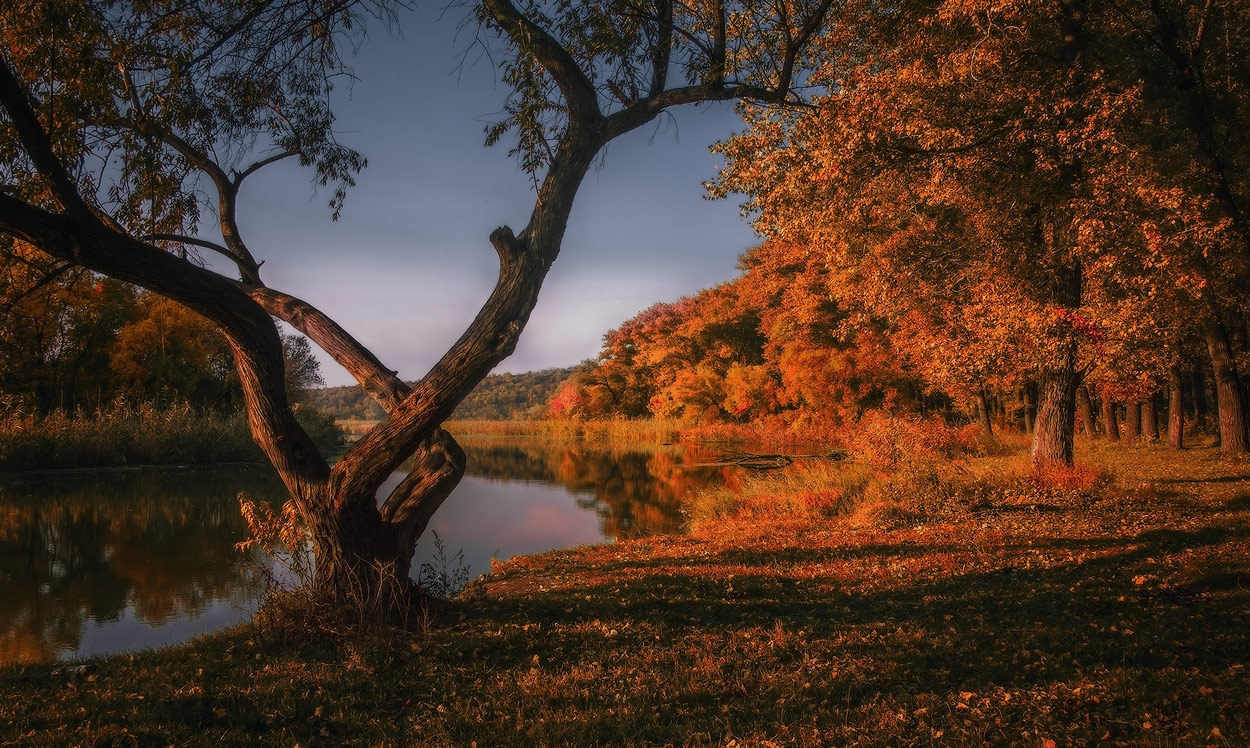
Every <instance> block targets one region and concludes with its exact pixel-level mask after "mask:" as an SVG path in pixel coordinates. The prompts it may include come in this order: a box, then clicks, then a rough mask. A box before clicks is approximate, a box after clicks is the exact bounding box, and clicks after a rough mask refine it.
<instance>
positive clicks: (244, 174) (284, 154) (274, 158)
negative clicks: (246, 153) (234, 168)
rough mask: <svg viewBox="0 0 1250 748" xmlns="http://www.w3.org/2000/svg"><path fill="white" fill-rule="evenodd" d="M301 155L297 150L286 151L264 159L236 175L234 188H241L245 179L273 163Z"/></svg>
mask: <svg viewBox="0 0 1250 748" xmlns="http://www.w3.org/2000/svg"><path fill="white" fill-rule="evenodd" d="M299 154H300V152H299V151H297V150H286V151H283V152H281V153H275V154H274V155H272V156H270V157H268V158H263V159H261V160H260V161H257V162H256V163H254V164H252V165H250V166H248V167H247V168H246V169H244V170H243V171H241V172H238V173H237V174H235V175H234V180H233V184H234V188H235V189H236V190H237V189H238V188H239V185H241V184H242V183H243V180H244V179H247V178H248V177H250V176H252V174H254V173H256V172H257V171H259V170H261V169H263V168H265V167H266V166H268V165H270V164H273V163H277V162H278V161H281V160H282V159H284V158H290V157H292V156H298V155H299Z"/></svg>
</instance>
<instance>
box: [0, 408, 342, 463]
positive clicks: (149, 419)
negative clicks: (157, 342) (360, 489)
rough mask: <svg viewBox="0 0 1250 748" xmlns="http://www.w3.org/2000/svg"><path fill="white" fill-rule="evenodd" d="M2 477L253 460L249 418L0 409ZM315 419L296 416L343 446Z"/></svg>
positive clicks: (321, 437) (231, 413)
mask: <svg viewBox="0 0 1250 748" xmlns="http://www.w3.org/2000/svg"><path fill="white" fill-rule="evenodd" d="M0 411H2V412H0V470H43V469H64V468H87V467H114V466H122V465H177V464H208V463H219V462H241V461H245V460H258V459H261V457H262V455H261V453H260V450H259V449H258V448H257V447H256V445H255V444H254V443H253V442H252V438H251V434H250V432H249V430H248V425H247V417H246V416H245V415H244V414H243V413H241V412H239V411H237V410H228V411H223V410H199V409H197V408H193V407H191V406H190V405H188V404H186V403H174V404H160V405H158V404H155V403H151V402H143V403H130V402H127V401H126V400H124V399H121V398H118V399H116V400H113V401H112V402H111V403H109V404H108V405H106V406H103V407H101V408H98V409H96V410H94V411H78V412H74V413H66V412H64V411H53V412H51V413H49V414H47V415H43V416H41V415H38V414H36V413H34V412H32V411H31V410H28V409H26V408H25V407H23V406H22V405H21V404H20V403H18V402H16V401H14V400H11V399H6V400H4V401H3V402H0ZM319 415H320V414H316V413H297V417H299V418H300V420H301V422H304V423H305V428H306V429H308V430H309V431H310V433H311V434H312V435H313V436H314V439H315V440H318V441H319V443H326V442H331V443H332V442H334V441H337V440H339V439H340V437H339V435H338V432H337V430H335V429H334V427H333V424H332V423H329V422H328V421H327V420H326V419H325V418H324V417H319Z"/></svg>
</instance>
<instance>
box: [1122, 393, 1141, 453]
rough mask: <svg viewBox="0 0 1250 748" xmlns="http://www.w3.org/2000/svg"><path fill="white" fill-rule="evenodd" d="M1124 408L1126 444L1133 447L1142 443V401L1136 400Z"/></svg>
mask: <svg viewBox="0 0 1250 748" xmlns="http://www.w3.org/2000/svg"><path fill="white" fill-rule="evenodd" d="M1124 408H1125V413H1124V444H1125V446H1130V447H1131V446H1133V445H1134V444H1136V443H1137V442H1139V441H1141V401H1139V400H1134V401H1132V402H1130V403H1127V404H1125V406H1124Z"/></svg>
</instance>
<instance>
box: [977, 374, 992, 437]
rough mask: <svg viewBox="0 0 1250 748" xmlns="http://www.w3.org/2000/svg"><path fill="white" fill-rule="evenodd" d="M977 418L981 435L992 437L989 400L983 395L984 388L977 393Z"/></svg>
mask: <svg viewBox="0 0 1250 748" xmlns="http://www.w3.org/2000/svg"><path fill="white" fill-rule="evenodd" d="M977 418H978V419H979V420H980V422H981V433H982V434H985V436H986V437H987V438H988V437H993V436H994V423H993V421H991V420H990V399H989V397H987V396H986V394H985V388H984V387H982V388H981V389H980V390H978V391H977Z"/></svg>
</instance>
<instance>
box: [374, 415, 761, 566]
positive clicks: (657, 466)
mask: <svg viewBox="0 0 1250 748" xmlns="http://www.w3.org/2000/svg"><path fill="white" fill-rule="evenodd" d="M460 443H461V446H463V447H464V451H465V454H466V455H467V457H468V467H467V470H466V473H467V474H466V476H465V478H464V480H463V481H462V482H461V484H460V486H459V487H458V488H457V489H456V491H455V493H453V494H452V495H451V497H450V498H448V500H447V502H446V503H445V504H444V505H443V506H442V507H441V508H440V509H439V510H438V512H437V513H436V514H435V515H434V518H433V519H432V520H431V521H430V526H429V529H430V530H432V531H433V532H434V533H437V534H438V536H439V538H440V539H441V540H442V542H443V545H444V547H445V549H446V555H447V556H449V557H451V556H454V555H455V554H461V557H460V558H459V559H455V560H453V561H452V562H451V563H450V564H448V566H449V567H450V568H447V569H446V571H447V572H453V571H455V568H456V567H457V566H460V565H464V566H467V568H468V570H469V572H470V574H471V575H474V576H476V575H478V574H482V573H485V572H487V571H489V570H490V561H491V559H499V560H507V559H509V558H511V557H513V556H515V555H519V554H529V553H538V552H541V551H546V550H550V549H552V548H568V547H571V546H575V545H582V544H585V543H598V542H602V541H605V540H620V539H625V538H633V537H640V536H643V535H654V534H663V533H677V532H681V529H682V522H683V519H682V515H681V502H682V501H683V500H684V499H685V497H686V496H687V495H688V494H689V493H690V491H691V490H693V489H694V488H696V487H698V486H706V485H719V484H723V483H725V482H726V481H730V480H733V479H734V478H735V477H736V475H737V473H736V472H734V471H735V469H734V468H727V467H709V466H706V465H701V464H699V463H706V462H710V461H711V460H712V459H713V458H714V457H715V456H718V454H719V453H713V452H709V451H707V450H699V449H695V448H692V447H677V446H669V447H663V448H660V447H657V448H652V449H650V450H644V449H642V448H632V449H613V450H609V449H604V448H602V447H599V448H595V447H587V446H584V445H568V444H563V445H561V444H554V445H553V444H550V443H541V442H535V443H528V444H527V443H524V442H521V441H518V440H517V439H511V440H501V439H490V438H463V439H460ZM402 478H403V474H402V473H396V474H395V475H394V476H392V478H391V481H390V482H388V484H387V485H386V486H383V492H385V491H387V490H389V487H390V486H393V485H395V484H396V483H398V482H399V480H401V479H402ZM436 561H437V559H436V552H435V549H434V543H433V534H432V533H428V532H427V533H426V535H425V537H423V538H422V539H421V542H420V543H419V544H418V546H417V557H416V563H414V570H417V569H419V568H420V565H421V564H422V563H431V562H436ZM437 565H438V564H437V563H435V566H437Z"/></svg>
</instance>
